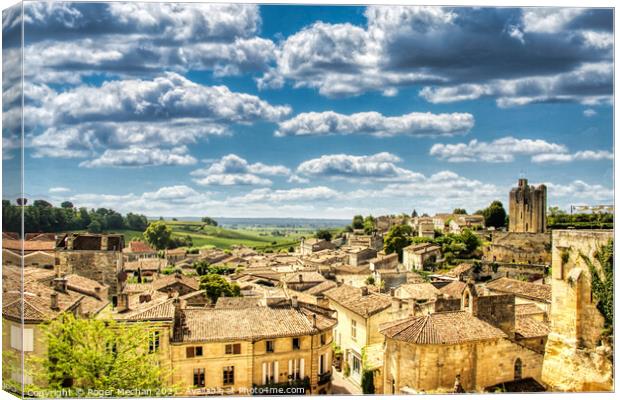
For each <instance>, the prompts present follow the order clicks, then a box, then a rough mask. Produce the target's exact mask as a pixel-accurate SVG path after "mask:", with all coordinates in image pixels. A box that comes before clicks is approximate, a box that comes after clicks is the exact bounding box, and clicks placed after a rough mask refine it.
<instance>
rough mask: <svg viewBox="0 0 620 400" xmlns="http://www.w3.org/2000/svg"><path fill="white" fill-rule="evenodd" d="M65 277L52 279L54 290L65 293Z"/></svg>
mask: <svg viewBox="0 0 620 400" xmlns="http://www.w3.org/2000/svg"><path fill="white" fill-rule="evenodd" d="M67 283H68V282H67V278H65V277H61V278H54V279H53V280H52V284H53V286H54V290H56V291H57V292H60V293H67Z"/></svg>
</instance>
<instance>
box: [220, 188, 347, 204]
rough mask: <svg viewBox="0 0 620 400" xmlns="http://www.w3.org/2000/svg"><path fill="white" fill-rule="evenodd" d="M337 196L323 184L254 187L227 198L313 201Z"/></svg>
mask: <svg viewBox="0 0 620 400" xmlns="http://www.w3.org/2000/svg"><path fill="white" fill-rule="evenodd" d="M338 196H339V193H338V192H337V191H335V190H333V189H331V188H328V187H325V186H317V187H308V188H293V189H278V190H274V189H270V188H263V189H255V190H252V191H251V192H250V193H248V194H246V195H243V196H239V197H233V198H231V199H229V200H230V201H232V202H239V203H255V202H273V203H282V202H314V201H325V200H331V199H334V198H336V197H338Z"/></svg>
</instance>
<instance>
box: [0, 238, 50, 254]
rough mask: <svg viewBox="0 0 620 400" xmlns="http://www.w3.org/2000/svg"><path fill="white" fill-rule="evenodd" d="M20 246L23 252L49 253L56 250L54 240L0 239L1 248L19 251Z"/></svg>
mask: <svg viewBox="0 0 620 400" xmlns="http://www.w3.org/2000/svg"><path fill="white" fill-rule="evenodd" d="M22 245H23V246H24V251H51V252H53V251H54V249H56V241H55V240H25V241H24V240H15V239H2V248H3V249H8V250H17V251H21V249H22Z"/></svg>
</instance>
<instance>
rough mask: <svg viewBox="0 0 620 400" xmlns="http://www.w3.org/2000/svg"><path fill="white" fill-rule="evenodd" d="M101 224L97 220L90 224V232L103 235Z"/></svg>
mask: <svg viewBox="0 0 620 400" xmlns="http://www.w3.org/2000/svg"><path fill="white" fill-rule="evenodd" d="M101 231H102V228H101V222H99V221H97V220H95V221H92V222H91V223H90V224H88V232H90V233H101Z"/></svg>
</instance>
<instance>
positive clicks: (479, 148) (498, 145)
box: [429, 136, 567, 162]
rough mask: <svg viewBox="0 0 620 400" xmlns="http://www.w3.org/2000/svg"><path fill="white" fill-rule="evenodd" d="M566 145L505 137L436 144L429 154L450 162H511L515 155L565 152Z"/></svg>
mask: <svg viewBox="0 0 620 400" xmlns="http://www.w3.org/2000/svg"><path fill="white" fill-rule="evenodd" d="M566 152H567V149H566V147H565V146H564V145H561V144H557V143H550V142H547V141H545V140H541V139H517V138H514V137H510V136H508V137H504V138H501V139H496V140H494V141H492V142H481V141H478V140H477V139H473V140H471V141H470V142H469V143H457V144H442V143H436V144H434V145H433V146H432V147H431V149H430V152H429V154H430V155H432V156H436V157H438V158H439V159H441V160H446V161H448V162H475V161H483V162H510V161H513V160H514V158H515V156H518V155H528V156H533V155H537V154H543V153H553V154H564V153H566Z"/></svg>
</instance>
